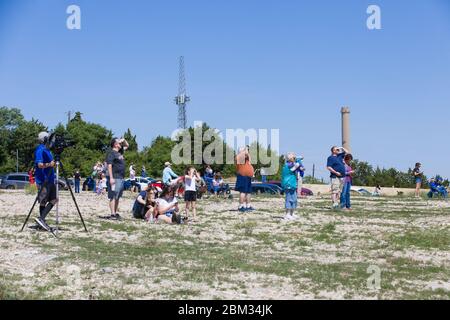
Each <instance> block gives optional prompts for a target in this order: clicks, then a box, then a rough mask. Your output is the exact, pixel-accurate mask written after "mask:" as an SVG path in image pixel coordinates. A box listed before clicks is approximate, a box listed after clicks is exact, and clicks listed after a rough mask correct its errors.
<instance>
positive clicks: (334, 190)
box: [327, 146, 348, 209]
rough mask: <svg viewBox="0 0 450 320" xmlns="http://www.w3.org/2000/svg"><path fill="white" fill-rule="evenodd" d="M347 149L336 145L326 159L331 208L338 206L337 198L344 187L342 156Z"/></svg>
mask: <svg viewBox="0 0 450 320" xmlns="http://www.w3.org/2000/svg"><path fill="white" fill-rule="evenodd" d="M347 153H348V151H347V150H346V149H345V148H344V147H341V148H338V147H336V146H334V147H332V148H331V156H329V157H328V160H327V170H328V171H330V178H331V200H332V201H333V209H337V208H339V200H340V195H341V192H342V188H343V187H344V178H345V164H344V157H345V155H346V154H347Z"/></svg>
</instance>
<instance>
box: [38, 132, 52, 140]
mask: <svg viewBox="0 0 450 320" xmlns="http://www.w3.org/2000/svg"><path fill="white" fill-rule="evenodd" d="M48 136H49V134H48V132H45V131H42V132H41V133H39V135H38V140H39V141H41V142H44V141H45V139H46V138H48Z"/></svg>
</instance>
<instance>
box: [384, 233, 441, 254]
mask: <svg viewBox="0 0 450 320" xmlns="http://www.w3.org/2000/svg"><path fill="white" fill-rule="evenodd" d="M390 241H391V242H392V243H393V244H395V245H397V246H398V247H400V248H409V247H417V248H421V249H442V250H448V249H449V248H450V229H448V228H447V229H438V230H414V231H408V232H406V233H404V234H400V235H399V234H393V235H391V236H390Z"/></svg>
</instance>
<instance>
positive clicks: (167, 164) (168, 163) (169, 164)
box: [164, 162, 172, 167]
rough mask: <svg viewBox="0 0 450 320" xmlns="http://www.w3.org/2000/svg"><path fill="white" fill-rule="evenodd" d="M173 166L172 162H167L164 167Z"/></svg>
mask: <svg viewBox="0 0 450 320" xmlns="http://www.w3.org/2000/svg"><path fill="white" fill-rule="evenodd" d="M171 165H172V164H171V163H170V162H166V163H164V166H166V167H170V166H171Z"/></svg>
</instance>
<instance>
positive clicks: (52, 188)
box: [38, 184, 56, 205]
mask: <svg viewBox="0 0 450 320" xmlns="http://www.w3.org/2000/svg"><path fill="white" fill-rule="evenodd" d="M41 189H42V191H40V194H39V199H38V201H39V203H40V204H41V205H45V204H47V203H49V202H51V201H53V200H56V185H55V184H47V185H45V186H44V185H39V190H41Z"/></svg>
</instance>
